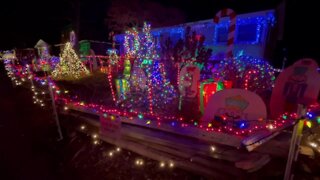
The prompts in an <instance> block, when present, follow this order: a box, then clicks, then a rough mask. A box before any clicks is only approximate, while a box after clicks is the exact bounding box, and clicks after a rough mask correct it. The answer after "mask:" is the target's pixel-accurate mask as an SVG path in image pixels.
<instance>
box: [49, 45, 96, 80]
mask: <svg viewBox="0 0 320 180" xmlns="http://www.w3.org/2000/svg"><path fill="white" fill-rule="evenodd" d="M89 74H90V72H89V71H88V70H87V68H86V67H85V65H84V64H83V63H82V62H81V60H80V59H79V57H78V55H77V54H76V52H75V51H74V49H73V48H72V45H71V43H70V42H67V43H66V45H65V47H64V49H63V52H62V55H61V57H60V63H59V64H58V65H57V66H56V68H55V69H54V71H53V72H52V77H53V78H54V79H56V80H75V79H80V78H82V77H85V76H88V75H89Z"/></svg>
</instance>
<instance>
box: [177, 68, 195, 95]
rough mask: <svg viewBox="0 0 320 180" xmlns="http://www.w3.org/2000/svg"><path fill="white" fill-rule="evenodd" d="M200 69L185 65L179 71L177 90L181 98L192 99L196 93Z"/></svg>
mask: <svg viewBox="0 0 320 180" xmlns="http://www.w3.org/2000/svg"><path fill="white" fill-rule="evenodd" d="M199 80H200V69H199V68H198V66H196V65H186V66H184V67H183V68H182V69H181V71H180V80H179V90H180V94H181V96H183V97H189V98H193V97H196V95H197V93H198V88H197V86H198V82H199Z"/></svg>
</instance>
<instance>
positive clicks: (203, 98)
mask: <svg viewBox="0 0 320 180" xmlns="http://www.w3.org/2000/svg"><path fill="white" fill-rule="evenodd" d="M231 88H232V81H223V82H215V81H214V80H213V79H207V80H204V81H202V82H200V86H199V92H200V94H199V108H200V111H201V113H202V114H203V112H204V108H205V106H206V105H207V103H208V101H209V98H210V97H211V96H212V95H213V94H214V93H216V92H217V91H220V90H223V89H231Z"/></svg>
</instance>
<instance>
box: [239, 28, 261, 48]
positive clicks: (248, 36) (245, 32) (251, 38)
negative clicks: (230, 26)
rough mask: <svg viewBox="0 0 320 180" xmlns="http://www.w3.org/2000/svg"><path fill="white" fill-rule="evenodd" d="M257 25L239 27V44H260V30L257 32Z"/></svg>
mask: <svg viewBox="0 0 320 180" xmlns="http://www.w3.org/2000/svg"><path fill="white" fill-rule="evenodd" d="M257 26H258V25H257V24H256V23H252V24H241V25H238V27H237V38H236V41H237V43H258V42H259V41H260V40H259V37H260V36H258V33H260V32H258V30H257Z"/></svg>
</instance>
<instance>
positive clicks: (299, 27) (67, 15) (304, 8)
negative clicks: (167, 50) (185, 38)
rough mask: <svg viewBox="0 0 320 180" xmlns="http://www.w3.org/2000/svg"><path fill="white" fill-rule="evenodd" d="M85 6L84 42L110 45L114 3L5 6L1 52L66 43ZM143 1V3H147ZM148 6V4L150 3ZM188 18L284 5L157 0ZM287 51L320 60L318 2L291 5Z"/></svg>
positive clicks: (299, 0)
mask: <svg viewBox="0 0 320 180" xmlns="http://www.w3.org/2000/svg"><path fill="white" fill-rule="evenodd" d="M77 1H79V2H80V4H81V5H80V7H81V8H80V9H81V13H80V14H81V16H80V17H81V18H80V19H81V26H80V27H81V34H80V37H81V38H84V39H94V40H101V41H106V40H107V34H108V32H107V29H106V28H105V27H104V25H103V20H104V17H105V15H106V11H107V8H108V6H109V5H110V1H111V0H51V1H41V2H38V1H34V0H29V1H21V0H20V1H18V0H10V1H8V0H5V2H2V4H1V10H0V18H1V26H0V27H1V33H0V40H1V41H0V50H4V49H11V48H14V47H18V48H26V47H33V46H34V45H35V43H36V42H37V40H39V39H40V38H41V39H43V40H44V41H46V42H48V43H49V44H57V43H59V42H60V36H61V35H60V33H61V30H62V29H63V28H64V27H66V26H67V25H69V24H70V23H71V22H73V20H74V17H75V14H76V11H75V10H76V9H77V8H76V2H77ZM142 1H143V0H142ZM145 1H146V0H145ZM153 1H157V2H159V3H161V4H163V5H164V6H168V7H176V8H179V9H181V10H182V11H183V12H185V15H186V21H187V22H190V21H196V20H203V19H209V18H213V16H214V14H215V13H216V12H217V11H218V10H219V9H222V8H224V7H230V8H232V9H234V10H235V11H236V12H237V13H239V14H240V13H246V12H252V11H258V10H266V9H273V8H275V7H276V6H277V4H278V3H279V2H280V1H281V0H153ZM286 1H287V16H286V26H285V42H284V43H283V44H284V45H285V46H288V47H289V53H290V51H291V52H293V53H294V55H293V58H296V57H302V56H308V55H310V56H311V57H316V58H320V57H319V53H318V52H320V46H319V45H318V44H319V41H320V38H319V37H320V36H319V33H320V31H319V28H316V27H315V24H319V21H320V19H319V18H320V15H319V14H320V13H319V11H320V10H319V8H318V7H319V6H318V5H317V4H316V1H313V0H286Z"/></svg>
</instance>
